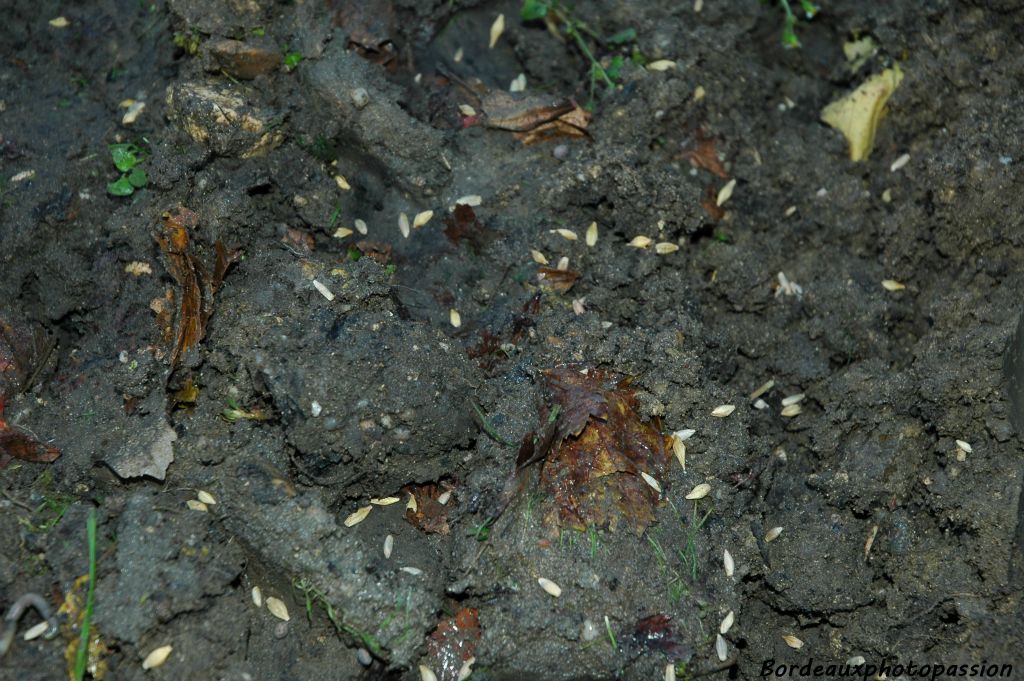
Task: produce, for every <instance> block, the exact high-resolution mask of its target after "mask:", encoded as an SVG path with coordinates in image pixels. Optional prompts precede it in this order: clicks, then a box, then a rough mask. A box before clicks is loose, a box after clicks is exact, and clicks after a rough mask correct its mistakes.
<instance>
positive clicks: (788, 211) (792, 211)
mask: <svg viewBox="0 0 1024 681" xmlns="http://www.w3.org/2000/svg"><path fill="white" fill-rule="evenodd" d="M783 215H785V216H786V217H787V218H791V217H793V216H794V215H796V206H790V207H789V208H787V209H786V212H785V213H783Z"/></svg>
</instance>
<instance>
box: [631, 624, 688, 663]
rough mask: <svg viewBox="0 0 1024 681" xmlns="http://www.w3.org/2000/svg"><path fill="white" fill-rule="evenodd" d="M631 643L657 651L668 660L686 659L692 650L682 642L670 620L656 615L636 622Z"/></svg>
mask: <svg viewBox="0 0 1024 681" xmlns="http://www.w3.org/2000/svg"><path fill="white" fill-rule="evenodd" d="M633 642H634V643H636V644H637V645H638V646H641V647H643V648H647V649H648V650H659V651H661V652H663V653H665V654H666V655H668V657H669V659H670V660H682V659H686V658H688V657H689V656H690V654H692V653H693V650H692V649H691V648H690V647H689V646H687V645H686V644H685V643H683V641H682V636H681V634H680V632H679V630H678V629H677V628H676V626H675V625H674V624H673V623H672V618H671V617H669V616H668V615H664V614H657V615H651V616H650V617H644V618H643V619H640V620H637V623H636V625H635V627H634V630H633Z"/></svg>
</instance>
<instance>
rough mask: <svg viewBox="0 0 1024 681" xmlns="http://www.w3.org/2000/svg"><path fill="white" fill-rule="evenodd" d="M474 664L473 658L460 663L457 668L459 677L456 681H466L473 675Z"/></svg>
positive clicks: (474, 659)
mask: <svg viewBox="0 0 1024 681" xmlns="http://www.w3.org/2000/svg"><path fill="white" fill-rule="evenodd" d="M474 662H476V658H475V657H471V658H469V659H468V660H466V661H465V662H463V663H462V666H461V667H459V676H458V678H457V679H456V681H466V679H468V678H469V677H470V676H471V675H472V674H473V663H474Z"/></svg>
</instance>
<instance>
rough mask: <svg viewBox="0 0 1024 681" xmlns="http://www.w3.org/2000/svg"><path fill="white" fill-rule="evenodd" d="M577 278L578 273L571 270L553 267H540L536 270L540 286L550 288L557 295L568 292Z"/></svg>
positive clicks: (578, 276)
mask: <svg viewBox="0 0 1024 681" xmlns="http://www.w3.org/2000/svg"><path fill="white" fill-rule="evenodd" d="M579 278H580V273H579V272H574V271H572V270H560V269H556V268H554V267H540V268H538V269H537V280H538V281H540V283H541V285H542V286H543V285H547V286H550V287H551V288H552V289H554V290H555V291H557V292H558V293H566V292H568V291H569V289H571V288H572V286H573V284H575V283H576V280H577V279H579Z"/></svg>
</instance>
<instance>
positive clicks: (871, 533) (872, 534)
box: [864, 525, 878, 560]
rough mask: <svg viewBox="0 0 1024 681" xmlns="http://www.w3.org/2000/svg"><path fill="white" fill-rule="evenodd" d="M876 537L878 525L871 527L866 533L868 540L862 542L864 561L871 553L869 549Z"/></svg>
mask: <svg viewBox="0 0 1024 681" xmlns="http://www.w3.org/2000/svg"><path fill="white" fill-rule="evenodd" d="M876 536H878V525H872V526H871V529H870V530H869V531H868V538H867V539H865V540H864V560H867V559H868V554H869V553H871V547H872V546H873V545H874V543H875V537H876Z"/></svg>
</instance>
